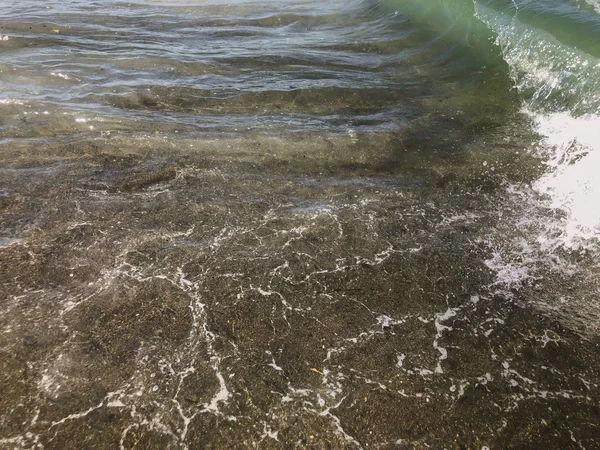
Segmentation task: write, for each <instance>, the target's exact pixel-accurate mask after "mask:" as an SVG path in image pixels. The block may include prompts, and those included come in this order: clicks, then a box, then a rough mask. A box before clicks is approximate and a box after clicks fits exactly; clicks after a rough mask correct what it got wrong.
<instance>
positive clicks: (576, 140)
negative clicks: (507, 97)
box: [533, 113, 600, 248]
mask: <svg viewBox="0 0 600 450" xmlns="http://www.w3.org/2000/svg"><path fill="white" fill-rule="evenodd" d="M533 117H534V120H535V126H536V131H538V133H540V135H542V142H541V151H542V152H543V153H545V155H543V156H545V157H546V158H547V165H548V171H547V172H546V174H545V175H543V176H542V177H541V178H540V179H539V180H538V181H537V182H536V183H535V184H534V189H535V190H537V191H538V192H539V193H541V194H543V195H546V196H547V197H548V199H549V201H550V206H551V207H553V208H556V209H559V210H562V211H563V212H564V214H565V217H564V219H563V220H562V226H561V228H562V230H561V231H562V233H561V234H560V235H559V236H558V237H557V239H559V242H557V243H558V244H560V245H563V246H565V247H567V248H579V247H580V246H581V245H585V243H586V242H588V241H589V240H590V239H597V238H598V237H600V176H598V168H600V116H597V115H585V116H581V117H573V116H571V115H570V114H568V113H554V114H550V115H533Z"/></svg>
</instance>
